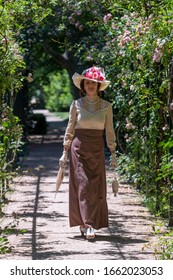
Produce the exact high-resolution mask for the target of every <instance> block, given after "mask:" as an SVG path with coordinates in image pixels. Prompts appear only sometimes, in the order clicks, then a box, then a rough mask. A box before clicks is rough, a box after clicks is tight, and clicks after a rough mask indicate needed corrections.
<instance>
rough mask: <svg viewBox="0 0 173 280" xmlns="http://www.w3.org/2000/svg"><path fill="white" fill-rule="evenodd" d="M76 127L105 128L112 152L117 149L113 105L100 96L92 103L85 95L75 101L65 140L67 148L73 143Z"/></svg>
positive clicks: (71, 107) (72, 105) (70, 112)
mask: <svg viewBox="0 0 173 280" xmlns="http://www.w3.org/2000/svg"><path fill="white" fill-rule="evenodd" d="M75 129H99V130H104V129H105V133H106V142H107V145H108V147H109V149H110V151H111V152H114V151H115V147H116V143H115V132H114V128H113V114H112V105H111V103H109V102H108V101H105V100H103V99H102V98H99V99H98V100H97V101H96V102H92V103H91V102H89V101H88V100H87V99H86V98H85V97H82V98H79V99H78V100H75V101H73V102H72V104H71V106H70V111H69V121H68V125H67V128H66V132H65V136H64V142H63V145H64V146H65V147H66V148H69V147H70V145H71V142H72V140H73V136H74V132H75Z"/></svg>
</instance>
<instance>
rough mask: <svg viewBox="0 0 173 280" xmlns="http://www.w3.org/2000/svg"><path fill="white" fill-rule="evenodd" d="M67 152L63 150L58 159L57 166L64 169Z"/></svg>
mask: <svg viewBox="0 0 173 280" xmlns="http://www.w3.org/2000/svg"><path fill="white" fill-rule="evenodd" d="M67 156H68V150H64V151H63V154H62V156H61V157H60V159H59V166H60V167H65V165H66V162H67Z"/></svg>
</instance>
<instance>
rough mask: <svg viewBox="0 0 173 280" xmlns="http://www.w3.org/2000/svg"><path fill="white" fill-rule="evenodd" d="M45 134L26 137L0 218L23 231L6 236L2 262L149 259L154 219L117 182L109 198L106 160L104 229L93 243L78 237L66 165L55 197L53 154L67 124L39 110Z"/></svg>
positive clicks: (58, 151) (59, 148)
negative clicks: (115, 191) (19, 165)
mask: <svg viewBox="0 0 173 280" xmlns="http://www.w3.org/2000/svg"><path fill="white" fill-rule="evenodd" d="M41 113H44V114H45V115H46V118H47V122H48V133H47V135H44V136H38V135H37V136H30V137H29V146H28V152H29V153H28V155H27V156H26V157H25V159H24V161H23V176H22V177H21V178H19V179H16V183H15V185H14V186H13V189H14V191H13V192H12V193H11V194H9V196H8V198H9V200H10V202H9V204H8V205H7V206H6V208H5V209H4V212H5V213H6V215H5V217H4V218H3V219H2V220H1V226H2V227H4V226H6V225H8V224H9V223H10V222H13V221H14V218H16V221H17V222H16V223H17V228H18V229H19V230H21V229H26V230H27V232H26V233H24V234H19V235H18V236H16V235H15V234H12V235H11V236H10V237H9V241H10V245H11V246H12V252H11V253H9V254H4V255H0V259H4V260H46V259H47V260H144V259H145V260H154V259H155V258H154V255H153V251H152V250H153V249H152V246H148V245H149V244H150V242H152V241H153V240H154V239H155V236H154V234H153V231H152V226H153V225H154V224H155V218H154V217H153V216H152V215H150V213H149V212H148V210H147V209H146V208H145V207H144V206H143V205H142V199H141V197H140V196H139V194H138V193H137V192H136V191H135V190H134V189H133V188H131V187H130V186H129V185H126V184H123V183H120V189H119V193H118V195H117V196H116V197H114V195H113V193H112V188H111V181H112V176H113V174H112V172H111V171H110V170H109V166H108V160H107V161H106V169H107V182H108V194H107V198H108V208H109V228H108V229H102V230H98V231H97V232H96V234H97V237H96V239H95V240H94V241H92V242H91V241H87V240H85V238H83V237H81V235H80V232H79V228H78V227H74V228H70V227H69V223H68V168H67V171H66V175H65V179H64V182H63V184H62V186H61V188H60V190H59V192H58V193H57V195H56V197H55V180H56V175H57V171H58V158H59V157H60V156H61V153H62V139H63V135H64V131H65V127H66V122H65V121H61V120H60V119H59V118H58V117H55V116H54V115H53V114H51V113H49V112H48V111H46V110H44V111H41Z"/></svg>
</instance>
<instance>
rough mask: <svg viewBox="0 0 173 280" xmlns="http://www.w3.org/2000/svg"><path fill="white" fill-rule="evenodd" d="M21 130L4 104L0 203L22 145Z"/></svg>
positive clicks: (0, 131) (0, 134) (0, 130)
mask: <svg viewBox="0 0 173 280" xmlns="http://www.w3.org/2000/svg"><path fill="white" fill-rule="evenodd" d="M22 135H23V130H22V127H21V125H20V124H19V119H18V117H16V116H14V115H13V112H12V109H11V108H10V107H8V106H4V108H3V110H2V112H1V119H0V140H1V141H0V199H1V203H2V202H3V198H4V195H5V192H6V191H7V189H8V187H9V181H10V180H11V179H12V178H13V176H14V174H15V171H14V169H13V164H14V161H15V159H16V156H17V152H18V151H20V148H21V145H22V142H21V140H22Z"/></svg>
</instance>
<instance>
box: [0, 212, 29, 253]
mask: <svg viewBox="0 0 173 280" xmlns="http://www.w3.org/2000/svg"><path fill="white" fill-rule="evenodd" d="M13 217H14V220H13V221H12V222H10V223H9V224H8V225H7V226H5V227H4V228H1V227H0V254H7V253H10V252H11V251H12V249H13V247H12V246H10V243H9V241H8V237H9V236H10V235H14V234H15V235H16V236H18V235H19V234H25V233H27V230H26V229H18V228H17V227H18V218H17V216H16V213H15V212H13Z"/></svg>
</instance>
